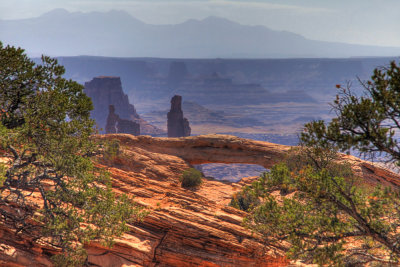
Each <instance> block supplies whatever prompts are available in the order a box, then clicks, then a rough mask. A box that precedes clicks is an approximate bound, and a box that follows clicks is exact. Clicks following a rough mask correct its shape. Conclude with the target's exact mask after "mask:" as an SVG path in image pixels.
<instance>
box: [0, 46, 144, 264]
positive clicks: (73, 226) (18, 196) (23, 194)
mask: <svg viewBox="0 0 400 267" xmlns="http://www.w3.org/2000/svg"><path fill="white" fill-rule="evenodd" d="M42 62H43V63H42V65H38V66H37V65H35V64H34V63H33V62H32V61H31V60H30V59H28V58H27V56H26V55H25V54H24V53H23V50H22V49H19V48H18V49H17V48H14V47H9V46H7V47H3V46H2V44H1V43H0V105H1V107H2V108H1V110H0V146H1V147H0V157H6V158H8V159H9V162H8V163H7V164H1V165H0V179H1V180H2V185H1V186H0V192H1V196H2V197H1V198H0V205H8V203H9V202H10V201H12V202H14V203H15V204H17V205H19V206H20V207H22V209H21V210H22V212H18V213H17V212H15V211H9V210H7V209H1V211H0V216H1V217H2V221H4V222H5V223H6V224H8V225H10V226H11V227H14V228H16V229H17V233H19V232H29V233H30V234H32V233H36V232H37V233H38V236H37V238H42V237H43V238H50V240H51V241H50V242H51V243H52V244H53V245H54V246H57V247H60V248H61V250H62V253H61V254H60V255H57V256H56V257H55V262H56V263H57V264H59V265H60V264H61V263H63V264H64V266H74V265H81V264H82V262H83V261H84V260H85V259H86V252H85V250H84V248H83V246H84V245H85V244H87V243H89V242H90V241H91V240H101V241H102V242H103V243H104V244H105V245H108V246H110V245H112V240H113V237H115V236H119V235H121V234H122V233H123V232H124V231H126V230H127V226H126V223H127V222H129V221H130V220H137V219H140V218H141V217H143V216H144V215H145V213H144V212H143V211H141V209H140V208H138V207H137V206H136V205H135V203H134V202H133V201H132V200H131V199H128V197H126V196H125V195H122V196H120V197H117V196H115V194H114V193H113V192H112V189H111V182H110V179H109V177H108V174H107V173H105V172H104V171H103V170H101V169H99V168H96V167H95V165H94V163H93V160H92V158H91V156H92V155H95V154H97V153H98V152H99V149H100V145H99V144H98V143H96V142H95V141H93V140H92V139H91V138H90V135H91V134H92V133H93V125H94V123H93V121H92V120H91V119H90V116H89V115H90V114H89V112H90V110H91V109H92V104H91V101H90V99H89V98H88V97H87V96H86V95H85V94H84V93H83V87H82V86H81V85H80V84H78V83H76V82H74V81H72V80H66V79H64V78H63V77H62V75H63V74H64V68H63V67H62V66H60V65H58V64H57V61H56V60H55V59H51V58H49V57H42ZM109 146H110V147H111V148H109V149H108V148H107V149H108V150H107V151H108V152H109V153H110V155H111V154H112V153H114V152H116V151H117V150H116V149H117V148H118V147H117V148H116V146H115V145H114V144H111V145H109ZM34 192H38V193H40V195H41V197H42V199H43V202H42V203H41V204H40V205H39V211H40V214H38V213H36V212H35V211H36V210H37V208H38V206H37V205H36V204H34V203H33V202H32V201H31V198H30V196H31V195H32V194H33V193H34ZM32 219H33V220H37V221H38V222H40V223H39V224H37V226H35V225H36V224H35V225H32V224H27V221H29V220H32ZM32 227H38V228H39V229H36V230H35V231H32ZM65 264H66V265H65ZM61 265H62V264H61Z"/></svg>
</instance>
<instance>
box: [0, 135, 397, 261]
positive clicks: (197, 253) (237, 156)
mask: <svg viewBox="0 0 400 267" xmlns="http://www.w3.org/2000/svg"><path fill="white" fill-rule="evenodd" d="M96 138H100V139H108V140H110V139H118V140H119V141H120V142H119V143H120V146H121V154H120V155H119V156H118V157H117V158H116V159H115V160H114V161H113V162H108V163H105V162H104V163H102V164H104V165H102V166H103V167H104V168H106V169H107V170H108V171H109V172H110V174H111V179H112V184H113V188H114V191H115V192H116V193H118V194H119V193H126V194H128V195H130V196H134V197H135V200H136V201H137V202H138V203H139V204H140V205H142V206H144V207H147V208H148V209H149V210H151V213H150V215H149V216H147V217H146V218H145V219H144V220H143V222H141V223H139V224H131V225H129V231H128V232H127V233H126V234H124V235H123V236H122V237H121V238H119V239H117V240H116V243H115V245H114V247H113V248H111V249H108V248H104V247H102V246H101V245H100V244H98V243H91V244H90V245H89V246H88V247H87V249H88V252H89V259H88V262H89V264H93V265H96V266H287V265H288V264H289V262H288V261H287V260H286V259H285V258H284V257H283V253H282V252H281V251H279V250H278V249H276V248H273V247H266V246H264V245H263V241H262V239H260V238H259V237H258V236H257V235H254V234H252V233H251V232H249V231H248V230H246V229H245V228H243V227H242V225H241V222H242V219H243V217H244V216H245V215H246V213H244V212H242V211H239V210H236V209H233V208H231V207H229V206H227V204H228V203H229V200H230V197H231V195H232V194H233V193H234V192H237V191H239V190H240V188H241V186H242V185H244V184H248V183H250V182H251V181H252V179H243V180H242V181H241V182H240V183H237V184H236V183H222V182H219V181H215V180H205V181H204V183H203V185H202V186H201V187H200V188H199V189H198V190H188V189H183V188H181V187H180V185H179V176H180V175H181V173H182V171H183V170H185V169H187V168H189V167H191V164H200V163H248V164H258V165H261V166H264V167H266V168H269V167H271V166H272V165H273V164H275V163H277V162H279V161H281V160H282V159H283V158H284V157H285V155H286V153H287V152H288V150H289V149H290V147H288V146H283V145H277V144H272V143H267V142H260V141H253V140H248V139H241V138H237V137H234V136H223V135H222V136H221V135H207V136H194V137H185V138H152V137H149V136H132V135H124V134H112V135H101V136H97V137H96ZM343 159H346V160H349V161H350V162H351V163H352V164H353V166H354V167H353V168H354V170H356V171H357V173H358V175H360V177H361V178H363V179H364V180H365V181H366V182H368V183H380V184H382V183H383V184H392V185H393V184H396V185H400V177H399V175H396V174H394V173H391V172H390V171H388V170H384V169H382V168H379V167H378V166H375V165H374V164H372V163H370V162H366V161H362V160H360V159H357V158H355V157H351V156H343ZM254 179H255V178H254ZM56 251H57V250H56V249H55V248H52V247H51V246H49V245H46V243H40V242H39V243H38V242H35V241H33V240H32V238H30V237H29V236H14V234H13V231H11V230H10V229H8V228H7V227H4V225H3V226H2V227H0V265H1V266H7V264H8V266H26V265H27V264H28V263H29V264H28V265H30V266H49V265H50V261H49V256H50V255H52V254H54V253H55V252H56Z"/></svg>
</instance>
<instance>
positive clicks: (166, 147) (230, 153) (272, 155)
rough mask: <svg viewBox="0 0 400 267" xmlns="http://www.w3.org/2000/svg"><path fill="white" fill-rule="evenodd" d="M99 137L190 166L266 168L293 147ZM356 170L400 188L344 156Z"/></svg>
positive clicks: (224, 138) (397, 178)
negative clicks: (258, 166) (222, 164)
mask: <svg viewBox="0 0 400 267" xmlns="http://www.w3.org/2000/svg"><path fill="white" fill-rule="evenodd" d="M97 138H107V139H118V140H119V141H120V142H122V143H123V144H124V145H127V146H130V147H135V148H137V149H140V150H141V151H148V152H151V153H158V154H166V155H171V156H175V157H178V158H180V159H182V160H184V161H185V162H187V163H188V164H190V165H197V164H206V163H226V164H231V163H242V164H257V165H260V166H262V167H264V168H266V169H269V168H271V167H272V166H273V165H274V164H276V163H279V162H280V161H282V160H283V159H284V157H285V155H286V154H287V152H288V151H289V150H290V148H291V146H285V145H279V144H274V143H269V142H263V141H255V140H250V139H244V138H239V137H236V136H231V135H218V134H210V135H199V136H189V137H179V138H166V137H151V136H132V135H126V134H112V135H106V136H97ZM340 157H341V159H343V160H346V161H348V162H350V163H351V165H352V168H353V171H354V172H355V173H356V174H357V175H358V176H360V177H362V179H363V180H364V181H365V182H367V183H370V184H377V183H380V184H383V185H396V186H400V175H398V174H395V173H393V172H391V171H390V170H387V169H385V168H382V167H380V166H378V165H376V164H374V163H372V162H369V161H364V160H361V159H359V158H357V157H354V156H350V155H344V154H341V156H340Z"/></svg>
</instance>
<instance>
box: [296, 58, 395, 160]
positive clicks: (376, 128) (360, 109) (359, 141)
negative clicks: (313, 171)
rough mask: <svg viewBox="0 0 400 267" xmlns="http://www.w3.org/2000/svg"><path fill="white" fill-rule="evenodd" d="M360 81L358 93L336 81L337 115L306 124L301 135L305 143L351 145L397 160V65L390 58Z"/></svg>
mask: <svg viewBox="0 0 400 267" xmlns="http://www.w3.org/2000/svg"><path fill="white" fill-rule="evenodd" d="M360 83H361V85H362V86H363V88H364V94H363V95H362V96H360V97H358V96H356V95H355V94H354V93H353V92H352V91H351V90H350V87H349V86H347V87H346V88H345V87H342V86H340V85H338V86H337V87H338V88H339V89H340V91H339V94H338V95H337V97H336V100H335V101H334V103H333V109H334V111H335V112H336V115H337V117H336V118H334V119H333V120H332V121H331V122H330V123H329V124H325V122H324V121H314V122H310V123H308V124H306V125H305V131H304V132H303V133H302V134H301V139H302V141H303V142H304V143H305V144H318V145H319V146H321V147H324V146H327V145H330V146H335V147H337V148H338V149H340V150H342V151H348V150H350V149H355V150H357V151H360V152H361V153H363V154H365V155H367V156H372V157H373V156H375V154H377V153H378V154H380V153H382V152H385V153H386V155H388V156H389V157H390V159H392V160H394V161H397V162H398V161H399V160H400V146H399V143H398V139H397V137H396V134H397V133H398V132H399V129H400V67H399V66H398V65H396V63H395V62H394V61H393V62H391V64H390V66H388V67H385V68H378V69H375V70H374V74H373V76H372V77H371V80H370V81H367V82H361V81H360Z"/></svg>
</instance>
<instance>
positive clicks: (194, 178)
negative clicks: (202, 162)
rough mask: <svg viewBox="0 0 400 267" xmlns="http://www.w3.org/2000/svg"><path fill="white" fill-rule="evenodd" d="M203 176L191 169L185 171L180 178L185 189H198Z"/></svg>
mask: <svg viewBox="0 0 400 267" xmlns="http://www.w3.org/2000/svg"><path fill="white" fill-rule="evenodd" d="M202 178H203V175H202V174H201V172H200V171H199V170H196V169H194V168H190V169H187V170H185V171H184V172H183V173H182V176H181V177H180V181H181V185H182V187H185V188H197V187H199V186H200V185H201V184H202V182H203V180H202Z"/></svg>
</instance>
